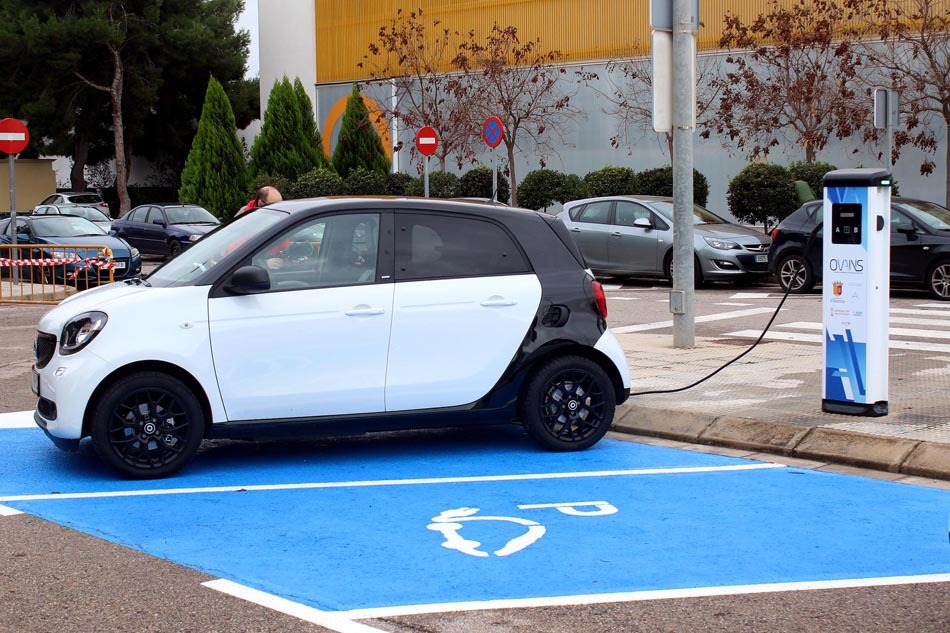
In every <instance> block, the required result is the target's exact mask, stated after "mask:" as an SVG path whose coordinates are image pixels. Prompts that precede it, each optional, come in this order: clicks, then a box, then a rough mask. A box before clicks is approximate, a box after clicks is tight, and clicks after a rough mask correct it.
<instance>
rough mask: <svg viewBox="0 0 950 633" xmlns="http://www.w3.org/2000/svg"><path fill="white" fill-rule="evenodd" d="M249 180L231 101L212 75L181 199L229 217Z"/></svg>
mask: <svg viewBox="0 0 950 633" xmlns="http://www.w3.org/2000/svg"><path fill="white" fill-rule="evenodd" d="M248 183H249V176H248V172H247V163H246V162H245V160H244V150H243V149H242V148H241V143H240V141H238V137H237V126H236V125H235V122H234V111H233V110H232V109H231V102H230V101H228V97H227V95H225V93H224V88H222V86H221V84H220V83H218V81H217V80H216V79H215V78H214V77H211V79H210V80H209V81H208V88H207V90H206V91H205V101H204V106H203V107H202V110H201V119H200V120H199V121H198V133H197V134H196V135H195V139H194V141H193V142H192V144H191V151H190V152H189V154H188V159H187V160H186V161H185V168H184V170H183V171H182V173H181V187H180V188H179V190H178V199H179V200H180V201H181V202H185V203H192V204H198V205H201V206H203V207H205V208H206V209H208V210H209V211H211V212H212V213H214V214H215V215H217V216H219V217H230V216H231V214H233V213H234V212H235V211H237V210H238V208H240V206H241V205H242V204H244V202H246V200H245V198H244V193H245V191H246V190H247V187H248Z"/></svg>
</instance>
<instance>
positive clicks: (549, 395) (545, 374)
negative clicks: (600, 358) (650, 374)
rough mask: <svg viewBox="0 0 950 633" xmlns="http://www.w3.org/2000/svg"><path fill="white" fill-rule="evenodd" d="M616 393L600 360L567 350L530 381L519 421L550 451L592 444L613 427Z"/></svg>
mask: <svg viewBox="0 0 950 633" xmlns="http://www.w3.org/2000/svg"><path fill="white" fill-rule="evenodd" d="M615 409H616V398H615V396H614V388H613V384H611V382H610V378H609V377H608V376H607V373H606V372H605V371H604V370H603V369H602V368H601V366H600V365H598V364H597V363H595V362H594V361H592V360H590V359H589V358H585V357H583V356H564V357H561V358H556V359H554V360H550V361H547V362H545V363H544V364H543V365H541V366H540V367H539V368H538V369H537V371H535V372H534V373H533V374H532V376H531V378H530V379H529V380H528V382H527V386H526V387H525V389H524V391H523V393H522V397H521V402H520V411H521V422H522V425H523V426H524V428H525V431H527V433H528V435H529V436H531V438H532V439H534V440H535V441H536V442H537V443H538V444H540V445H541V446H542V447H544V448H546V449H548V450H550V451H558V452H565V451H579V450H583V449H586V448H590V447H591V446H593V445H594V444H596V443H597V442H598V441H599V440H600V438H602V437H603V436H604V434H605V433H607V431H608V430H610V425H611V424H613V419H614V411H615Z"/></svg>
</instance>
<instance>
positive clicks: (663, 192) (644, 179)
mask: <svg viewBox="0 0 950 633" xmlns="http://www.w3.org/2000/svg"><path fill="white" fill-rule="evenodd" d="M634 187H635V189H634V191H635V193H638V194H640V195H643V196H672V195H673V168H672V167H669V166H667V167H656V168H655V169H645V170H643V171H641V172H639V173H638V174H637V175H636V177H635V178H634ZM707 200H709V180H707V179H706V176H704V175H703V174H701V173H700V172H699V171H697V170H696V169H693V202H695V203H696V204H698V205H700V206H702V207H705V206H706V201H707Z"/></svg>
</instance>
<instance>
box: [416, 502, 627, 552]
mask: <svg viewBox="0 0 950 633" xmlns="http://www.w3.org/2000/svg"><path fill="white" fill-rule="evenodd" d="M543 508H551V509H555V510H557V511H558V512H560V513H562V514H566V515H568V516H576V517H597V516H607V515H610V514H616V512H617V508H616V507H615V506H613V505H611V504H609V503H607V502H606V501H581V502H576V503H535V504H525V505H519V506H518V509H519V510H538V509H543ZM478 512H479V509H478V508H467V507H463V508H454V509H451V510H444V511H442V512H441V513H439V515H438V516H434V517H432V523H430V524H429V525H427V526H426V527H427V528H428V529H430V530H432V531H434V532H441V533H442V536H443V538H444V539H445V541H444V542H443V543H442V547H445V548H446V549H454V550H456V551H459V552H461V553H463V554H468V555H469V556H476V557H480V558H486V557H488V556H490V554H489V553H488V552H486V551H483V550H480V549H479V546H480V545H481V544H482V543H481V541H476V540H472V539H467V538H465V537H464V536H462V535H461V534H460V533H459V532H460V531H461V530H462V528H463V527H464V524H465V523H466V522H470V521H501V522H507V523H514V524H516V525H521V526H524V527H525V528H527V529H526V531H525V532H524V533H523V534H521V535H519V536H516V537H515V538H513V539H511V540H509V541H508V542H507V543H505V544H504V545H503V546H502V547H501V548H499V549H497V550H495V551H494V552H493V553H494V555H495V556H508V555H510V554H514V553H515V552H520V551H521V550H523V549H525V548H526V547H528V546H529V545H531V544H532V543H535V542H537V540H538V539H540V538H541V537H542V536H544V534H545V532H546V531H547V528H546V527H544V526H543V525H541V524H540V523H538V522H537V521H532V520H531V519H523V518H521V517H504V516H488V515H483V516H476V515H477V514H478Z"/></svg>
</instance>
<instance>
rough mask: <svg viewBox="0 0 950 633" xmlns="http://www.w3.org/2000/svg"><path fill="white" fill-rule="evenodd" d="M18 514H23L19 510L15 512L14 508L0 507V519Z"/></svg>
mask: <svg viewBox="0 0 950 633" xmlns="http://www.w3.org/2000/svg"><path fill="white" fill-rule="evenodd" d="M17 514H23V513H22V512H20V511H19V510H14V509H13V508H8V507H7V506H0V517H12V516H15V515H17Z"/></svg>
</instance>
